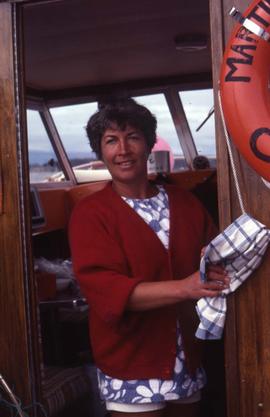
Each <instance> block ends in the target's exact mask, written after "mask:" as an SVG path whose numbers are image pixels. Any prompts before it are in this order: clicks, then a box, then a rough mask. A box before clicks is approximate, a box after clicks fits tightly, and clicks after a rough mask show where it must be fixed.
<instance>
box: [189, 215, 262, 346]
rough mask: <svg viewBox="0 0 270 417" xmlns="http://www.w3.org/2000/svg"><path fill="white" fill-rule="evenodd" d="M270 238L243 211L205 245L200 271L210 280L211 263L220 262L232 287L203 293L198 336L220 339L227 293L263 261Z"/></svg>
mask: <svg viewBox="0 0 270 417" xmlns="http://www.w3.org/2000/svg"><path fill="white" fill-rule="evenodd" d="M269 241H270V231H269V230H268V229H267V228H266V226H264V225H263V224H261V223H259V222H258V221H257V220H255V219H253V218H252V217H251V216H249V215H248V214H246V213H245V214H242V215H241V216H240V217H238V219H236V220H235V221H234V222H233V223H232V224H230V225H229V226H228V227H227V228H226V229H225V230H224V231H223V232H222V233H220V234H219V235H218V236H217V237H216V238H214V239H213V240H212V241H211V242H210V244H209V245H208V246H207V247H206V250H205V253H204V256H203V257H202V259H201V264H200V273H201V279H202V280H203V281H206V280H207V276H206V271H207V266H208V265H209V264H214V265H215V264H221V265H223V266H224V267H225V269H226V271H227V272H228V275H229V277H230V279H231V281H230V286H229V288H227V289H225V290H223V291H222V294H221V296H219V297H214V298H210V297H203V298H201V299H200V300H198V302H197V305H196V310H197V313H198V315H199V318H200V325H199V327H198V329H197V331H196V337H198V338H199V339H220V338H221V336H222V333H223V328H224V324H225V318H226V310H227V303H226V296H227V295H228V294H230V293H231V292H233V291H235V290H236V289H237V288H238V287H239V286H240V285H241V284H242V283H243V282H244V281H245V280H246V279H247V278H248V277H249V275H250V274H251V273H252V272H253V271H255V269H256V268H257V267H258V266H259V264H260V263H261V261H262V258H263V255H264V252H265V251H266V249H267V246H268V243H269Z"/></svg>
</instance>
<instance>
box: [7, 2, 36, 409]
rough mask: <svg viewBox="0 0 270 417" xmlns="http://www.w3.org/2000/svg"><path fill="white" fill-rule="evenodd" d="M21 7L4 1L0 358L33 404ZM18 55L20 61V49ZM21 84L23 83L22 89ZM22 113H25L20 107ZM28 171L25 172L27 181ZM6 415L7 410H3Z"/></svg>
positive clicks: (9, 376) (27, 401)
mask: <svg viewBox="0 0 270 417" xmlns="http://www.w3.org/2000/svg"><path fill="white" fill-rule="evenodd" d="M16 11H17V7H16V6H15V5H11V4H8V3H0V34H1V36H0V50H1V60H0V92H1V94H0V109H1V110H0V165H1V169H2V186H3V195H2V201H3V207H2V213H1V215H0V253H1V257H0V277H1V280H0V317H1V326H0V346H1V351H0V362H1V373H2V375H3V376H4V378H5V379H6V381H7V383H8V384H9V385H10V386H11V387H12V388H13V390H14V392H15V393H16V395H17V396H18V397H19V398H20V400H21V401H22V404H23V405H28V404H31V403H32V402H33V401H35V396H34V392H35V391H36V390H37V386H36V380H35V375H34V373H33V371H34V370H33V356H32V355H33V349H34V346H33V341H32V340H31V328H30V315H31V311H30V309H31V305H30V304H29V303H30V302H31V300H32V298H31V297H32V296H31V295H30V294H31V289H30V288H31V283H32V275H31V268H30V267H29V263H30V262H31V256H30V254H31V245H30V248H29V245H28V244H29V242H30V237H29V233H30V227H29V218H28V219H27V217H25V213H23V211H22V202H23V200H22V198H24V203H25V207H27V206H28V203H27V200H26V194H27V192H26V191H27V190H26V188H24V184H25V183H26V182H27V180H28V177H27V171H25V166H26V164H25V160H24V161H22V160H21V156H22V154H23V153H24V154H25V151H24V148H21V145H22V143H21V140H20V139H19V136H18V131H17V129H16V117H17V115H18V113H17V112H16V109H17V110H18V104H19V103H18V102H17V101H16V98H17V97H18V96H17V95H16V94H17V91H18V90H17V91H16V88H15V72H17V74H21V73H22V66H21V64H20V67H19V66H17V67H16V64H15V62H14V55H13V54H14V33H15V32H14V28H15V25H16V30H17V35H18V38H17V39H20V38H21V36H20V35H21V33H20V31H21V26H20V24H17V23H20V22H21V20H20V16H18V19H16V17H17V16H16V14H15V12H16ZM17 52H18V51H17ZM17 57H18V62H17V63H18V64H19V61H20V54H18V55H17ZM16 68H17V71H15V70H16ZM18 81H19V82H20V81H21V78H20V79H19V80H18ZM16 84H17V82H16ZM20 87H21V85H18V88H19V89H20ZM21 97H22V95H21ZM20 115H21V116H22V113H21V112H20ZM21 121H22V119H21ZM20 134H21V139H22V137H23V136H24V135H25V133H23V132H22V131H21V132H20ZM24 137H25V136H24ZM18 161H20V163H19V164H18ZM23 175H26V176H25V177H24V184H23V182H22V181H23ZM28 273H29V275H28ZM28 286H29V288H28ZM28 300H29V303H28ZM1 415H4V412H3V414H2V410H1Z"/></svg>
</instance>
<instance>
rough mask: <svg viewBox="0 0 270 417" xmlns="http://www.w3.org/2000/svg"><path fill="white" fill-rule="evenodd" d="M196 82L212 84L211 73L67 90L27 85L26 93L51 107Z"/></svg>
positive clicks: (188, 86)
mask: <svg viewBox="0 0 270 417" xmlns="http://www.w3.org/2000/svg"><path fill="white" fill-rule="evenodd" d="M194 84H196V85H198V88H200V86H202V88H205V87H206V86H212V78H211V74H208V73H203V74H199V75H198V74H188V75H181V76H177V77H170V78H156V79H142V80H135V81H129V82H122V83H115V84H105V85H91V86H89V85H86V86H83V87H76V88H70V89H65V90H53V91H43V90H41V91H40V90H36V89H32V88H31V87H30V86H28V87H27V89H26V93H27V96H29V97H32V98H33V97H38V98H41V97H43V98H44V100H45V101H46V103H47V104H48V106H49V107H51V106H61V105H62V106H63V105H66V104H71V103H78V102H79V100H80V101H81V102H82V100H83V101H84V102H85V101H87V100H89V98H91V101H96V100H98V99H99V98H101V97H106V96H111V95H117V94H121V95H123V94H126V95H134V93H135V92H140V91H141V90H145V89H147V91H151V90H153V91H154V90H162V89H164V88H165V87H167V86H168V85H169V86H171V87H174V86H177V87H178V88H179V89H180V90H186V89H191V88H192V87H194Z"/></svg>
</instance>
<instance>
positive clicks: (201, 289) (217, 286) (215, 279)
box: [178, 265, 230, 300]
mask: <svg viewBox="0 0 270 417" xmlns="http://www.w3.org/2000/svg"><path fill="white" fill-rule="evenodd" d="M178 283H179V290H180V291H181V293H182V296H183V299H192V300H198V299H199V298H202V297H217V296H219V295H220V294H221V292H222V291H223V290H224V289H226V288H228V287H229V284H230V278H229V276H228V275H227V273H226V270H225V269H224V268H223V267H222V266H219V265H212V266H209V267H208V270H207V281H206V282H203V281H202V280H201V277H200V272H199V271H197V272H195V273H194V274H192V275H190V276H189V277H187V278H184V279H181V280H180V281H178Z"/></svg>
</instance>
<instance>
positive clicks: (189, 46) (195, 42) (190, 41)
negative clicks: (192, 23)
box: [174, 34, 208, 52]
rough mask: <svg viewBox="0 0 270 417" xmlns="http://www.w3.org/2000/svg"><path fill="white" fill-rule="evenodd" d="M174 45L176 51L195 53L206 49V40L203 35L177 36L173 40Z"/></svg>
mask: <svg viewBox="0 0 270 417" xmlns="http://www.w3.org/2000/svg"><path fill="white" fill-rule="evenodd" d="M174 44H175V48H176V50H177V51H183V52H197V51H202V50H204V49H207V47H208V38H207V37H206V36H205V35H201V34H196V35H177V36H176V37H175V38H174Z"/></svg>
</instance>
